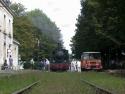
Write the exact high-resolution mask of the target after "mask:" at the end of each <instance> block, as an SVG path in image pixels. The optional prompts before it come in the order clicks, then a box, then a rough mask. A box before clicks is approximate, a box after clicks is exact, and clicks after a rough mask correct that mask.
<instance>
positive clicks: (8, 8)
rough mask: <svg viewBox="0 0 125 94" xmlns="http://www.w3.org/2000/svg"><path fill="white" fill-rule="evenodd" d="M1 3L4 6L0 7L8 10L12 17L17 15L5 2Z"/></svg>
mask: <svg viewBox="0 0 125 94" xmlns="http://www.w3.org/2000/svg"><path fill="white" fill-rule="evenodd" d="M0 3H1V4H2V5H3V6H0V7H4V8H6V9H7V10H8V11H9V13H10V14H11V15H13V16H14V15H15V13H14V12H13V11H12V10H11V9H10V7H9V6H8V5H7V4H6V3H5V2H4V1H3V0H0Z"/></svg>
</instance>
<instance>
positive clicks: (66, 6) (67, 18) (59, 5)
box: [11, 0, 81, 52]
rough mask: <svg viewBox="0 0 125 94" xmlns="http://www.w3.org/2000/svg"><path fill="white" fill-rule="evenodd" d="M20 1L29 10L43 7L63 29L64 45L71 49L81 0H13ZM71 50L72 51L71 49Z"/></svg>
mask: <svg viewBox="0 0 125 94" xmlns="http://www.w3.org/2000/svg"><path fill="white" fill-rule="evenodd" d="M11 1H14V2H20V3H21V4H23V5H24V6H25V7H26V8H27V10H33V9H35V8H39V9H41V10H42V11H43V12H44V13H45V14H47V16H48V17H49V18H50V19H51V20H52V21H54V22H55V23H56V25H57V27H59V28H60V29H61V33H62V35H63V41H64V46H65V47H66V48H67V49H68V50H69V51H70V46H69V44H70V40H71V37H72V36H73V35H74V31H75V28H76V27H75V23H76V18H78V15H79V13H80V8H81V6H80V0H11ZM70 52H71V51H70Z"/></svg>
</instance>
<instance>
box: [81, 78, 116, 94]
mask: <svg viewBox="0 0 125 94" xmlns="http://www.w3.org/2000/svg"><path fill="white" fill-rule="evenodd" d="M81 81H82V82H83V83H85V84H88V85H89V86H91V87H92V88H93V89H95V90H96V94H117V93H114V92H111V91H109V90H107V89H104V88H102V87H100V86H97V85H95V84H92V83H90V82H89V81H86V80H81Z"/></svg>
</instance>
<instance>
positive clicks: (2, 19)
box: [0, 0, 19, 69]
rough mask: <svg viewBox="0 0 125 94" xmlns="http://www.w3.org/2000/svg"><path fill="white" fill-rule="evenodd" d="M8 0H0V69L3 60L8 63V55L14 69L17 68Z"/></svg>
mask: <svg viewBox="0 0 125 94" xmlns="http://www.w3.org/2000/svg"><path fill="white" fill-rule="evenodd" d="M9 4H10V1H9V0H0V69H1V66H2V65H3V64H4V62H5V60H6V61H7V64H8V65H9V58H10V56H11V57H12V59H13V66H14V69H18V45H19V43H18V42H17V41H15V40H14V38H13V15H14V14H13V12H12V11H11V9H10V8H9Z"/></svg>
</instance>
